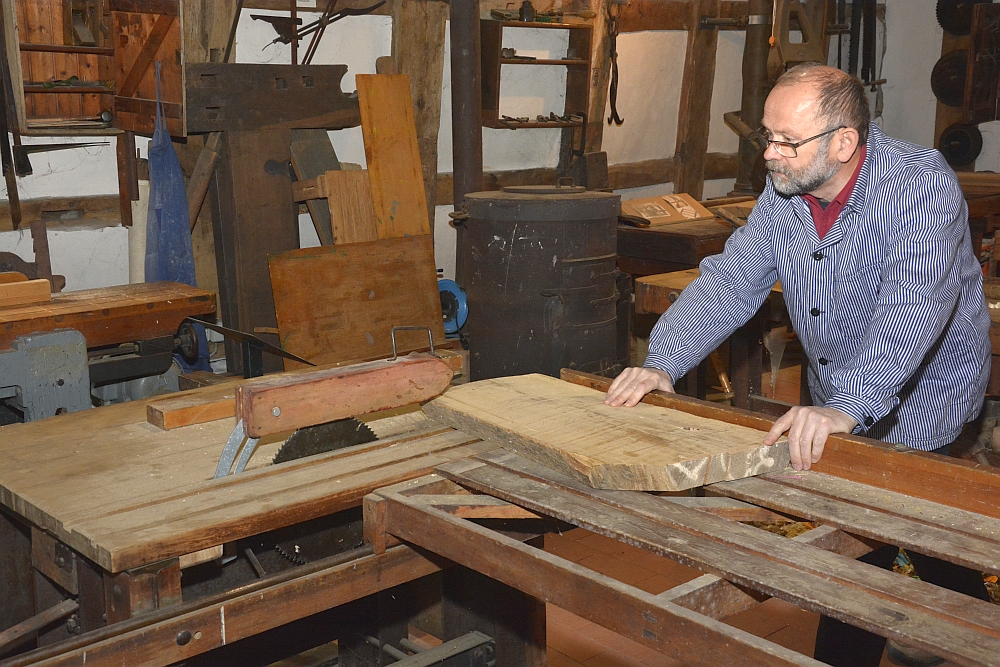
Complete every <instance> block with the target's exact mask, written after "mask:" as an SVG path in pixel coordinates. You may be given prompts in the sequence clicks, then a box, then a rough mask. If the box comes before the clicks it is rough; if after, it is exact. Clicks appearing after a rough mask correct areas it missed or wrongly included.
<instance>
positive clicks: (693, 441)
mask: <svg viewBox="0 0 1000 667" xmlns="http://www.w3.org/2000/svg"><path fill="white" fill-rule="evenodd" d="M604 396H605V394H604V393H603V392H599V391H595V390H593V389H588V388H586V387H580V386H577V385H571V384H569V383H567V382H562V381H561V380H557V379H555V378H551V377H548V376H545V375H522V376H517V377H507V378H495V379H492V380H482V381H480V382H473V383H470V384H466V385H461V386H459V387H452V388H451V389H449V390H448V391H447V392H445V394H444V395H443V396H441V397H440V398H437V399H435V400H433V401H431V402H430V403H428V404H427V405H425V406H424V412H425V413H427V415H428V416H430V417H431V418H433V419H435V420H437V421H440V422H442V423H444V424H447V425H449V426H452V427H454V428H456V429H459V430H461V431H464V432H466V433H469V434H470V435H475V436H478V437H480V438H482V439H483V440H486V441H488V442H491V443H493V444H495V445H499V446H501V447H504V448H506V449H509V450H511V451H513V452H516V453H517V454H520V455H521V456H524V457H526V458H529V459H531V460H533V461H536V462H538V463H541V464H542V465H545V466H548V467H549V468H552V469H554V470H557V471H559V472H562V473H565V474H569V475H572V476H573V477H575V478H576V479H579V480H581V481H583V482H585V483H587V484H589V485H591V486H593V487H594V488H599V489H622V490H630V491H682V490H684V489H690V488H693V487H696V486H701V485H703V484H710V483H712V482H720V481H723V480H732V479H740V478H742V477H749V476H751V475H759V474H761V473H764V472H772V471H775V470H781V469H783V468H785V466H787V465H788V443H787V441H785V440H781V441H779V443H778V444H776V445H775V446H773V447H765V446H763V444H762V442H763V434H762V433H761V432H760V431H758V430H756V429H752V428H747V427H743V426H735V425H733V424H727V423H724V422H721V421H716V420H713V419H707V418H704V417H697V416H695V415H690V414H687V413H684V412H680V411H678V410H669V409H666V408H658V407H655V406H651V405H646V404H643V403H640V404H639V405H637V406H636V407H634V408H612V407H609V406H606V405H604Z"/></svg>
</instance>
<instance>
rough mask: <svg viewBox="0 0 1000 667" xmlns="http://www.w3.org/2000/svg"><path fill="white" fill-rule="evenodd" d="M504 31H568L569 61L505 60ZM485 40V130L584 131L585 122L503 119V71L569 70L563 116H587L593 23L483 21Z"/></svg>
mask: <svg viewBox="0 0 1000 667" xmlns="http://www.w3.org/2000/svg"><path fill="white" fill-rule="evenodd" d="M504 28H512V29H523V28H539V29H543V30H568V31H569V48H568V49H567V57H566V58H562V59H548V58H547V59H539V60H533V59H528V58H504V57H502V55H501V49H502V48H503V31H504ZM480 32H481V40H482V73H483V127H490V128H494V129H520V128H537V127H549V128H556V127H559V128H561V127H581V126H582V125H583V123H582V122H576V121H564V120H559V121H547V122H539V121H536V120H529V121H528V122H517V121H512V120H506V119H504V118H502V117H501V115H500V70H501V68H502V67H503V66H504V65H510V66H515V65H517V66H543V67H545V66H547V67H565V68H566V106H565V109H564V111H563V113H562V114H561V115H562V116H563V117H569V116H570V115H571V114H578V113H586V111H587V108H588V106H587V104H588V101H589V85H588V82H589V75H590V66H591V45H592V43H593V32H594V31H593V26H592V25H591V24H589V23H542V22H527V21H497V20H493V19H482V20H481V21H480Z"/></svg>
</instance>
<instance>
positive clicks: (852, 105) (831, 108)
mask: <svg viewBox="0 0 1000 667" xmlns="http://www.w3.org/2000/svg"><path fill="white" fill-rule="evenodd" d="M795 84H811V85H813V86H815V87H816V90H817V92H818V94H819V117H820V118H822V119H824V120H826V121H827V122H829V123H830V125H831V126H832V127H835V126H837V125H843V126H844V127H852V128H854V129H855V130H857V131H858V136H859V137H860V141H861V143H862V144H864V143H865V142H867V141H868V125H869V123H871V111H870V110H869V108H868V96H867V95H866V94H865V87H864V86H863V85H862V83H861V81H860V80H859V79H858V77H856V76H851V75H850V74H847V73H846V72H842V71H841V70H839V69H836V68H835V67H828V66H826V65H821V64H820V63H802V64H801V65H796V66H795V67H793V68H791V69H790V70H788V71H787V72H785V73H784V74H782V75H781V76H780V77H778V80H777V82H775V84H774V87H775V88H777V87H778V86H791V85H795Z"/></svg>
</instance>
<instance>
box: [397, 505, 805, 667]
mask: <svg viewBox="0 0 1000 667" xmlns="http://www.w3.org/2000/svg"><path fill="white" fill-rule="evenodd" d="M378 495H380V496H382V497H384V498H385V499H386V500H387V501H388V505H387V508H386V525H387V529H388V530H389V532H390V533H391V534H393V535H396V536H398V537H400V538H402V539H404V540H406V541H407V542H412V543H413V544H417V545H419V546H421V547H424V548H426V549H429V550H431V551H433V552H434V553H438V554H441V555H442V556H445V557H446V558H448V559H450V560H453V561H455V562H456V563H459V564H461V565H464V566H466V567H469V568H472V569H474V570H476V571H478V572H482V573H483V574H486V575H488V576H490V577H492V578H493V579H496V580H498V581H500V582H502V583H505V584H507V585H508V586H513V587H514V588H517V589H518V590H520V591H523V592H524V593H527V594H529V595H532V596H534V597H537V598H539V599H543V600H546V601H548V602H549V603H551V604H555V605H557V606H559V607H560V608H562V609H565V610H567V611H569V612H571V613H574V614H577V615H579V616H581V617H583V618H586V619H588V620H590V621H592V622H594V623H598V624H599V625H602V626H604V627H606V628H608V629H610V630H612V631H614V632H617V633H619V634H621V635H623V636H625V637H628V638H629V639H632V640H633V641H637V642H639V643H641V644H643V645H645V646H648V647H651V648H653V649H655V650H657V651H660V652H662V653H665V654H667V655H670V656H672V657H675V658H677V659H678V660H681V661H683V662H684V663H685V664H690V665H712V666H716V665H723V664H730V663H732V664H740V665H743V666H744V667H750V666H751V665H760V666H761V667H763V666H765V665H767V666H777V665H801V666H805V665H810V666H812V665H816V666H817V667H818V665H819V664H820V663H817V662H816V661H814V660H812V659H811V658H807V657H806V656H803V655H800V654H798V653H795V652H794V651H791V650H788V649H785V648H782V647H779V646H777V645H775V644H772V643H770V642H766V641H765V640H762V639H759V638H757V637H754V636H753V635H751V634H749V633H747V632H744V631H742V630H737V629H736V628H733V627H730V626H727V625H725V624H724V623H721V622H719V621H715V620H712V619H709V618H706V617H705V616H702V615H701V614H697V613H695V612H692V611H690V610H687V609H684V608H683V607H680V606H679V605H674V604H672V603H670V602H668V601H664V600H660V599H658V598H657V597H656V596H654V595H651V594H649V593H646V592H644V591H641V590H638V589H636V588H633V587H631V586H626V585H625V584H622V583H621V582H618V581H615V580H614V579H611V578H610V577H607V576H604V575H602V574H599V573H597V572H594V571H592V570H588V569H586V568H584V567H582V566H579V565H575V564H573V563H570V562H568V561H565V560H564V559H562V558H559V557H558V556H555V555H553V554H550V553H546V552H545V551H542V550H541V549H536V548H533V547H529V546H526V545H524V544H522V543H520V542H518V541H517V540H514V539H512V538H509V537H505V536H504V535H501V534H499V533H496V532H494V531H490V530H488V529H486V528H483V527H481V526H478V525H475V524H473V523H471V522H468V521H463V520H461V519H458V518H456V517H452V516H449V515H448V514H446V513H445V512H441V511H439V510H435V509H433V508H430V507H426V506H420V505H419V504H418V503H417V502H416V501H415V500H413V499H411V498H407V497H405V496H403V495H401V494H399V493H393V492H392V490H391V489H381V490H379V492H378Z"/></svg>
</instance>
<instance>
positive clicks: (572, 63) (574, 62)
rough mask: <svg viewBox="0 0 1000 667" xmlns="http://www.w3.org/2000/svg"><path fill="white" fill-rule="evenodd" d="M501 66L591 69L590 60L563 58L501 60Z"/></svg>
mask: <svg viewBox="0 0 1000 667" xmlns="http://www.w3.org/2000/svg"><path fill="white" fill-rule="evenodd" d="M500 64H501V65H565V66H567V67H590V61H589V60H582V59H576V58H562V59H557V60H539V59H535V60H528V59H527V58H501V59H500Z"/></svg>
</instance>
